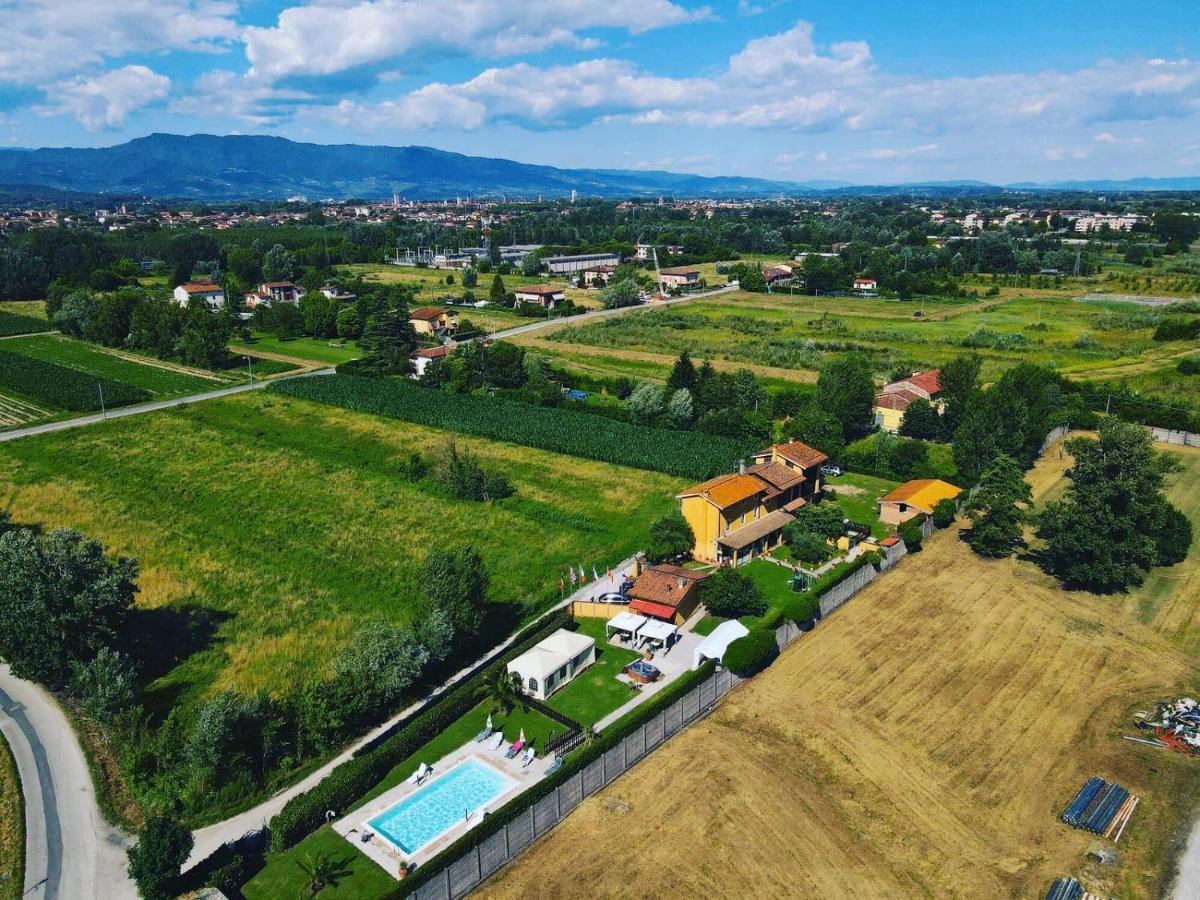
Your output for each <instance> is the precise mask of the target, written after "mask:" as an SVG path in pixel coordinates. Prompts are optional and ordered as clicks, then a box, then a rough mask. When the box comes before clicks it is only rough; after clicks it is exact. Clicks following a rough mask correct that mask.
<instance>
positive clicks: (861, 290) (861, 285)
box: [850, 278, 879, 297]
mask: <svg viewBox="0 0 1200 900" xmlns="http://www.w3.org/2000/svg"><path fill="white" fill-rule="evenodd" d="M850 293H852V294H857V295H858V296H859V297H874V296H877V295H878V293H879V283H878V282H877V281H876V280H875V279H874V278H855V279H854V284H853V285H852V286H851V288H850Z"/></svg>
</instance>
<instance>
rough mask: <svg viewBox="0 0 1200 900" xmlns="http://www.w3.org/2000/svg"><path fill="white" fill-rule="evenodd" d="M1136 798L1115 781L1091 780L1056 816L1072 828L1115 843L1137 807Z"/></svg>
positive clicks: (1137, 800)
mask: <svg viewBox="0 0 1200 900" xmlns="http://www.w3.org/2000/svg"><path fill="white" fill-rule="evenodd" d="M1138 802H1139V799H1138V798H1137V797H1135V796H1134V795H1133V794H1131V793H1129V791H1127V790H1125V788H1123V787H1121V786H1120V785H1119V784H1117V783H1116V782H1113V783H1112V784H1109V783H1108V782H1107V781H1105V780H1104V779H1103V778H1096V777H1092V778H1089V779H1088V780H1087V783H1086V784H1085V785H1084V786H1083V787H1082V788H1081V789H1080V791H1079V793H1078V794H1076V795H1075V799H1074V800H1072V801H1071V803H1070V805H1069V806H1068V807H1067V808H1066V811H1064V812H1063V814H1062V815H1061V816H1059V818H1060V819H1062V821H1064V822H1066V823H1067V824H1068V825H1070V826H1071V827H1073V828H1084V829H1087V830H1088V831H1090V832H1092V833H1093V834H1099V835H1103V836H1104V837H1106V838H1110V839H1111V840H1112V842H1113V843H1114V844H1115V843H1116V842H1117V841H1119V840H1120V839H1121V832H1123V831H1124V830H1125V826H1126V825H1127V824H1128V823H1129V818H1130V816H1132V815H1133V811H1134V810H1135V809H1136V808H1137V805H1138Z"/></svg>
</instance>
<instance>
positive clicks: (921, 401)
mask: <svg viewBox="0 0 1200 900" xmlns="http://www.w3.org/2000/svg"><path fill="white" fill-rule="evenodd" d="M900 433H901V434H902V435H904V436H905V437H910V438H917V439H918V440H922V441H931V440H936V439H937V438H938V437H940V436H941V433H942V423H941V421H940V417H939V416H938V413H937V410H936V409H934V408H933V404H931V403H930V402H929V401H928V400H926V399H925V398H924V397H918V398H917V399H916V400H914V401H912V403H910V404H908V409H906V410H904V419H903V421H901V423H900Z"/></svg>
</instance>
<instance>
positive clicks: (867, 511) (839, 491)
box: [824, 472, 900, 538]
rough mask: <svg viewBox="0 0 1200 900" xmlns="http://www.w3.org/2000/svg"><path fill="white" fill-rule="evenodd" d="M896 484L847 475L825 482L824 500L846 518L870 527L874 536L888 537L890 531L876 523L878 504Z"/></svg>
mask: <svg viewBox="0 0 1200 900" xmlns="http://www.w3.org/2000/svg"><path fill="white" fill-rule="evenodd" d="M899 483H900V482H898V481H888V480H887V479H886V478H875V477H874V476H872V475H860V474H858V473H857V472H847V473H846V474H845V475H842V476H840V477H838V478H827V479H826V480H825V492H824V493H825V499H826V501H827V502H828V501H829V500H832V501H833V502H835V503H837V505H838V506H840V507H841V508H842V512H843V513H844V514H845V516H846V518H847V519H853V520H854V521H855V522H859V523H861V524H863V525H869V526H871V534H872V535H873V536H874V537H877V538H882V537H887V536H888V535H889V534H891V532H892V529H891V528H889V527H888V526H887V525H885V524H883V523H882V522H880V521H879V502H878V501H879V498H880V497H882V496H883V495H884V494H886V493H887V492H888V491H890V490H892V489H893V488H895V487H896V486H897V485H898V484H899ZM835 489H836V490H835Z"/></svg>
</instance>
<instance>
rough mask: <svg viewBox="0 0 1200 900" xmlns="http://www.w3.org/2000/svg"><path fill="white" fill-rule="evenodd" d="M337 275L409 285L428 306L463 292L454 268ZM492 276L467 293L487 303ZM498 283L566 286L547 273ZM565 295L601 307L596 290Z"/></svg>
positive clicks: (366, 267) (375, 269)
mask: <svg viewBox="0 0 1200 900" xmlns="http://www.w3.org/2000/svg"><path fill="white" fill-rule="evenodd" d="M339 272H341V273H342V274H343V275H347V276H350V277H355V276H361V277H362V279H363V280H364V281H366V282H368V283H371V284H403V285H408V286H410V287H412V288H413V289H414V290H416V292H417V293H416V302H417V303H419V304H427V305H429V306H440V305H441V301H442V300H443V299H445V298H446V297H454V298H459V297H461V296H462V293H463V290H464V288H463V286H462V270H457V269H419V268H416V267H413V266H391V265H382V264H374V263H355V264H352V265H346V266H341V267H339ZM447 276H451V277H452V278H453V279H454V281H453V283H452V284H447V283H446V277H447ZM495 277H496V273H493V272H488V273H487V274H484V273H480V275H479V281H478V283H477V284H476V285H475V287H473V288H470V289H469V290H471V291H472V292H474V294H475V296H476V297H477V298H478V299H480V300H486V299H487V297H488V291H489V290H490V289H491V286H492V281H493V279H494V278H495ZM500 280H501V281H503V282H504V288H505V290H508V291H513V290H516V289H517V288H518V287H520V286H521V285H523V284H567V283H568V282H567V279H566V278H565V277H561V276H555V275H548V274H541V275H536V276H527V275H519V274H517V275H501V276H500ZM566 296H567V297H568V298H569V299H570V300H571V301H572V302H574V303H576V304H578V305H580V306H587V307H590V308H598V307H599V306H600V292H599V291H598V290H586V289H582V288H569V289H568V290H567V291H566ZM469 315H470V317H471V318H474V314H473V313H471V314H469Z"/></svg>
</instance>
